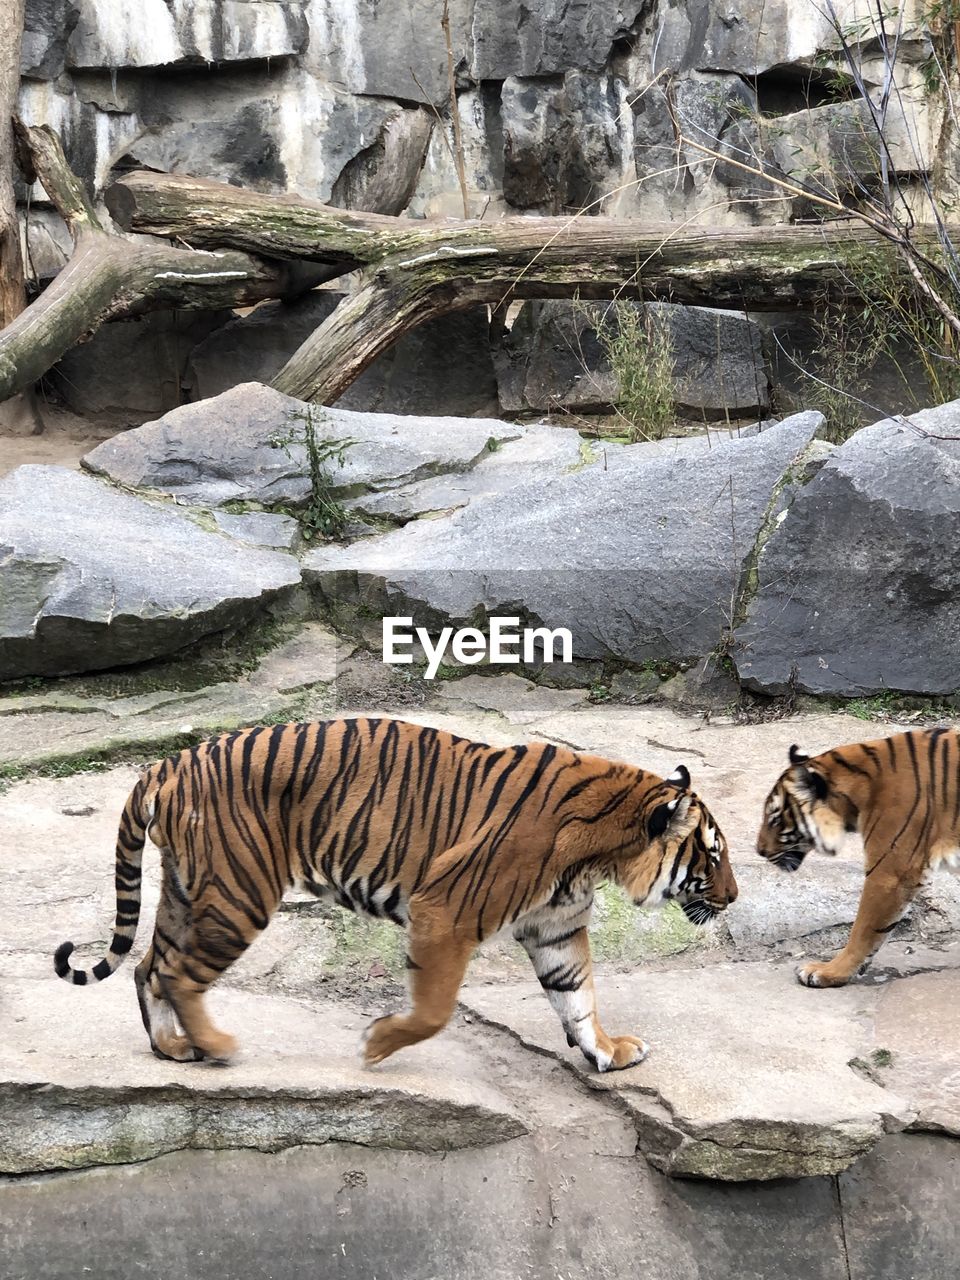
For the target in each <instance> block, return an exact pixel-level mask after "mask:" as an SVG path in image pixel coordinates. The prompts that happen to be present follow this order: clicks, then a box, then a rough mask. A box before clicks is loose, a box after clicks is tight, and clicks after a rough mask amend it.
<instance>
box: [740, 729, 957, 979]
mask: <svg viewBox="0 0 960 1280" xmlns="http://www.w3.org/2000/svg"><path fill="white" fill-rule="evenodd" d="M789 760H790V765H789V768H787V769H786V770H785V771H784V772H783V773H782V774H781V775H780V777H779V778H778V779H777V781H776V783H775V784H774V786H773V788H772V789H771V791H770V793H769V794H768V796H767V798H766V801H765V802H764V809H763V819H762V822H761V825H760V831H759V833H758V836H757V852H758V853H759V854H760V855H761V856H762V857H764V858H768V859H769V860H770V861H771V862H772V863H774V865H775V866H778V867H780V868H781V869H782V870H784V871H796V870H797V868H798V867H799V866H800V864H801V863H802V862H803V860H804V858H805V857H806V856H807V854H808V853H809V852H810V850H811V849H816V850H817V851H818V852H819V853H825V854H831V855H833V854H836V852H837V850H838V849H839V847H840V845H841V843H842V842H843V839H844V836H845V835H846V834H848V833H852V832H858V833H859V834H860V835H861V836H862V838H863V846H864V859H865V862H864V868H865V876H864V883H863V891H862V893H861V895H860V903H859V906H858V908H857V915H856V919H855V921H854V924H853V928H852V929H851V931H850V936H849V938H848V940H847V944H846V946H845V947H844V948H843V950H842V951H840V952H839V953H838V954H837V955H835V956H834V957H833V959H832V960H829V961H826V962H824V963H819V962H808V963H806V964H803V965H801V966H800V968H799V969H798V970H797V978H798V980H799V981H800V982H801V983H803V985H804V986H807V987H842V986H844V985H845V984H846V983H848V982H849V981H850V979H851V978H852V977H854V976H855V975H859V974H861V973H864V972H865V971H866V969H867V968H868V967H869V964H870V961H871V960H872V958H873V956H875V955H876V953H877V952H878V951H879V949H880V947H881V946H882V944H883V942H884V940H885V939H886V937H887V935H888V934H889V933H890V932H891V931H892V930H893V929H894V928H895V926H896V925H897V924H898V923H899V922H900V919H901V917H902V915H903V912H904V909H905V908H906V906H907V905H908V904H909V903H910V902H911V901H912V899H913V897H914V895H915V893H916V892H917V889H918V888H919V886H920V884H921V883H922V881H923V879H924V877H925V875H926V874H927V872H928V871H929V870H930V869H932V868H934V867H937V866H938V865H939V866H942V867H947V868H950V867H955V866H956V865H957V864H958V860H960V733H958V731H957V730H956V729H949V728H936V729H913V730H911V731H910V732H909V733H900V734H895V735H894V736H892V737H889V738H878V739H875V740H873V741H870V742H856V743H852V744H851V745H849V746H843V747H837V748H835V749H834V750H832V751H825V752H823V753H822V755H818V756H807V755H805V754H804V753H803V752H802V751H801V750H800V749H799V747H797V746H796V745H794V746H792V747H791V748H790V752H789Z"/></svg>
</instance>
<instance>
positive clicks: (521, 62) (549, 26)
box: [469, 0, 643, 80]
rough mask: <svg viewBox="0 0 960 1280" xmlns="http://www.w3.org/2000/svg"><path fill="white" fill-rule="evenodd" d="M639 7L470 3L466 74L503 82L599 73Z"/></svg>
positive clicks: (603, 2)
mask: <svg viewBox="0 0 960 1280" xmlns="http://www.w3.org/2000/svg"><path fill="white" fill-rule="evenodd" d="M642 8H643V5H642V4H639V3H636V2H635V0H634V2H632V3H628V4H622V3H619V0H536V2H535V3H533V4H530V3H524V2H523V0H506V3H504V2H503V0H475V8H474V14H473V23H472V27H471V34H472V37H473V48H472V53H471V55H470V58H469V62H470V69H471V72H472V74H473V75H474V77H475V78H476V79H478V80H505V79H507V77H508V76H548V75H555V74H556V73H558V72H559V73H562V72H564V71H566V70H568V69H569V68H577V69H580V70H585V71H600V70H602V68H603V67H604V66H605V64H606V62H607V59H608V58H609V57H610V54H611V51H612V49H613V46H614V44H615V42H616V41H617V40H618V39H619V38H621V37H623V36H625V35H626V34H627V32H628V30H629V28H630V26H631V24H632V23H633V22H634V20H635V19H636V18H637V16H638V14H639V13H640V11H641V9H642Z"/></svg>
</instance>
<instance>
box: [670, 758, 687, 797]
mask: <svg viewBox="0 0 960 1280" xmlns="http://www.w3.org/2000/svg"><path fill="white" fill-rule="evenodd" d="M667 782H672V783H673V785H674V786H675V787H682V788H683V790H684V791H689V790H690V770H689V769H688V768H687V766H686V765H685V764H678V765H677V767H676V768H675V769H674V771H673V773H671V775H670V777H669V778H667Z"/></svg>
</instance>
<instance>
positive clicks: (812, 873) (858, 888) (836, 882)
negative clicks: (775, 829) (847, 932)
mask: <svg viewBox="0 0 960 1280" xmlns="http://www.w3.org/2000/svg"><path fill="white" fill-rule="evenodd" d="M758 815H759V810H758ZM757 821H758V822H759V816H758V817H757ZM776 870H777V868H776V867H771V866H770V865H769V864H767V865H764V864H763V863H762V862H761V861H760V859H759V858H757V859H755V860H754V861H753V862H750V863H748V864H747V865H746V866H744V867H738V868H737V877H738V883H739V886H740V898H739V899H738V900H737V909H736V910H735V911H731V912H730V913H729V915H728V916H727V917H726V919H725V923H726V926H727V928H728V929H729V930H730V936H731V937H732V938H733V940H734V942H735V943H736V945H737V947H738V948H740V949H741V950H748V949H749V948H751V947H756V946H757V945H758V944H759V945H762V946H771V945H773V944H776V943H782V942H790V941H797V942H799V943H800V945H801V946H802V947H803V953H804V954H805V955H807V954H810V955H814V956H815V955H817V954H818V953H817V952H816V951H815V950H814V951H810V949H809V945H810V944H809V943H804V942H803V939H804V938H806V937H807V936H808V935H809V934H814V933H820V932H821V931H823V930H825V929H835V928H838V927H840V928H849V926H850V925H851V924H852V923H853V920H854V918H855V916H856V914H857V905H858V904H859V902H860V896H861V894H862V893H863V864H862V862H855V861H850V860H848V859H846V858H844V859H837V860H830V861H828V860H827V859H818V860H817V862H816V863H814V864H813V865H812V866H808V867H805V868H803V869H802V871H799V872H798V873H797V874H796V875H794V876H786V875H783V873H779V874H778V875H773V874H771V873H772V872H774V871H776ZM841 945H842V943H841ZM824 954H826V952H825V953H824ZM878 963H880V960H879V959H878Z"/></svg>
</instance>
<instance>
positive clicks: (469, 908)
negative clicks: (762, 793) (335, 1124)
mask: <svg viewBox="0 0 960 1280" xmlns="http://www.w3.org/2000/svg"><path fill="white" fill-rule="evenodd" d="M147 835H149V837H150V839H151V840H152V841H153V843H154V844H156V845H157V846H158V847H159V850H160V859H161V866H162V888H161V894H160V902H159V906H158V909H157V918H156V926H155V929H154V934H153V941H152V943H151V945H150V947H149V949H148V950H147V952H146V954H145V955H144V957H143V959H142V960H141V961H140V963H139V964H138V965H137V968H136V987H137V994H138V997H139V1001H140V1011H141V1014H142V1017H143V1023H144V1026H145V1027H146V1030H147V1034H148V1036H149V1037H150V1044H151V1047H152V1048H153V1050H154V1052H155V1053H156V1054H158V1055H159V1056H160V1057H166V1058H173V1059H176V1060H178V1061H192V1060H197V1059H199V1058H203V1057H208V1058H211V1059H215V1060H217V1061H227V1060H229V1059H230V1058H231V1057H232V1056H233V1054H234V1052H235V1051H236V1048H237V1045H236V1041H235V1040H234V1039H233V1037H232V1036H230V1035H228V1034H226V1033H224V1032H222V1031H220V1030H218V1029H217V1028H216V1027H215V1026H214V1025H213V1024H212V1022H211V1021H210V1018H209V1017H208V1015H207V1013H206V1011H205V1009H204V993H205V992H206V991H207V989H208V988H209V987H210V986H211V985H212V984H213V983H214V982H215V981H216V980H217V979H218V978H219V977H220V975H221V974H222V973H223V972H224V971H225V970H226V969H227V968H228V967H229V966H230V965H231V964H232V963H233V962H234V961H235V960H236V959H237V957H238V956H239V955H241V954H242V952H243V951H244V950H245V949H246V948H247V947H248V946H249V945H250V943H251V942H252V941H253V939H254V938H255V937H256V936H257V935H258V934H259V933H260V932H261V931H262V930H263V929H265V928H266V927H267V924H268V923H269V921H270V918H271V916H272V915H273V913H274V912H275V911H276V909H277V907H278V905H279V903H280V900H281V898H282V897H283V894H284V892H285V891H286V890H287V889H289V888H290V887H291V886H297V887H299V888H304V889H307V890H309V891H310V892H311V893H313V894H316V895H317V896H328V895H329V896H330V897H332V898H333V899H334V900H335V901H337V902H339V903H340V905H341V906H344V907H346V908H348V909H350V910H352V911H358V912H366V913H368V914H370V915H373V916H380V917H383V918H386V919H389V920H392V921H394V922H395V923H396V924H398V925H401V926H405V927H406V930H407V968H408V970H409V979H410V996H411V1008H410V1010H409V1012H407V1013H404V1014H398V1015H392V1016H387V1017H382V1018H378V1019H376V1020H375V1021H374V1022H373V1023H371V1025H370V1026H369V1028H368V1029H367V1032H366V1033H365V1038H364V1045H363V1053H364V1058H365V1061H366V1063H367V1064H368V1065H369V1064H373V1063H377V1062H381V1061H382V1060H383V1059H384V1058H386V1057H388V1056H389V1055H390V1054H392V1053H395V1052H396V1051H397V1050H398V1049H402V1048H403V1047H404V1046H406V1045H411V1044H415V1043H417V1041H420V1040H424V1039H426V1038H427V1037H428V1036H432V1035H434V1034H435V1033H436V1032H438V1031H439V1030H441V1028H442V1027H444V1026H445V1025H446V1023H447V1021H448V1020H449V1018H450V1016H451V1014H452V1013H453V1010H454V1007H455V1004H456V999H457V993H458V991H459V988H460V985H461V982H462V980H463V977H464V973H465V970H466V967H467V963H468V961H469V959H470V956H471V954H472V953H473V951H474V950H475V948H476V947H477V945H478V944H479V943H480V942H481V941H483V939H484V938H488V937H490V936H491V935H492V934H494V933H497V932H499V931H500V930H501V929H504V928H509V929H511V930H512V931H513V934H514V936H515V937H516V938H517V939H518V940H519V942H520V943H521V944H522V946H523V947H524V948H525V950H526V952H527V954H528V955H529V957H530V959H531V961H532V962H533V967H534V969H535V971H536V974H537V977H538V978H539V979H540V983H541V985H542V986H543V989H544V990H545V992H546V994H547V996H548V998H549V1000H550V1003H551V1004H552V1006H553V1008H554V1009H555V1010H556V1012H557V1013H558V1014H559V1016H560V1021H561V1023H562V1024H563V1028H564V1031H565V1032H566V1035H567V1040H568V1043H569V1044H570V1045H571V1046H573V1045H578V1046H579V1047H580V1049H581V1051H582V1052H583V1053H584V1055H585V1056H586V1057H587V1059H588V1060H589V1061H590V1063H591V1064H592V1065H593V1066H594V1067H595V1068H596V1069H597V1070H598V1071H608V1070H616V1069H619V1068H623V1067H629V1066H632V1065H633V1064H634V1063H637V1062H640V1061H642V1060H643V1058H644V1057H645V1056H646V1054H647V1046H646V1045H645V1044H644V1042H643V1040H641V1039H639V1038H638V1037H636V1036H632V1035H621V1036H610V1035H608V1034H607V1033H606V1032H605V1031H604V1030H603V1028H602V1026H601V1025H600V1021H599V1018H598V1016H597V1011H596V1003H595V1000H594V990H593V973H592V964H591V958H590V946H589V942H588V939H587V923H588V921H589V918H590V909H591V905H592V902H593V892H594V887H595V885H596V884H597V882H598V881H600V880H602V879H608V880H611V881H613V882H615V883H616V884H619V885H621V886H622V887H623V889H624V890H625V891H626V892H627V893H628V894H629V895H630V897H631V898H632V899H633V900H634V901H635V902H637V903H646V902H651V903H653V902H656V903H661V902H664V901H665V900H667V899H671V898H672V899H675V900H676V901H677V902H679V904H680V905H681V906H682V907H683V910H684V911H685V912H686V914H687V916H688V917H689V918H690V919H691V920H693V921H695V922H697V923H704V922H706V921H707V920H708V919H709V918H711V917H712V916H713V915H715V914H716V913H717V912H719V911H723V910H724V909H725V908H726V906H727V905H728V904H729V903H731V902H733V901H734V899H735V898H736V896H737V887H736V883H735V880H734V877H733V872H732V870H731V868H730V862H729V858H728V855H727V846H726V841H725V840H724V838H723V835H722V834H721V832H720V829H719V827H718V826H717V823H716V822H715V821H714V819H713V818H712V817H711V815H710V813H709V811H708V810H707V808H706V806H705V805H704V804H703V802H702V801H701V800H700V799H699V798H698V797H697V796H696V795H695V794H694V793H693V792H692V791H691V790H690V775H689V774H688V772H687V770H686V769H685V768H684V767H683V766H680V767H679V768H678V769H677V770H676V772H675V773H673V774H671V776H670V777H669V778H667V779H666V780H663V779H661V778H659V777H657V776H656V775H655V774H652V773H647V772H646V771H645V770H643V769H638V768H636V767H634V766H632V765H628V764H619V763H614V762H612V761H609V760H605V759H602V758H600V757H598V756H591V755H583V754H580V753H578V752H575V751H572V750H569V749H567V748H565V747H561V746H555V745H553V744H552V743H547V742H534V743H529V744H527V745H526V746H512V747H502V748H501V747H491V746H487V745H485V744H484V743H480V742H472V741H469V740H468V739H466V738H461V737H457V736H455V735H453V734H450V733H446V732H444V731H442V730H439V729H431V728H424V727H421V726H419V725H414V724H408V723H405V722H403V721H400V720H392V719H376V718H358V719H338V720H330V721H320V722H315V723H309V724H285V725H278V726H276V727H273V728H253V729H244V730H239V731H237V732H234V733H228V734H224V735H222V736H220V737H216V738H213V739H211V740H209V741H207V742H204V743H201V744H200V745H198V746H195V747H191V748H189V749H187V750H185V751H181V752H180V753H179V754H177V755H173V756H170V757H169V758H168V759H166V760H162V761H160V762H158V763H157V764H154V765H152V766H151V767H150V768H148V769H146V770H145V771H144V772H143V774H142V775H141V777H140V780H139V782H138V783H137V784H136V786H135V787H134V788H133V791H132V792H131V793H130V796H129V798H128V800H127V802H126V806H125V808H124V810H123V814H122V817H121V820H120V830H119V835H118V839H117V847H116V890H117V913H116V921H115V924H114V930H113V938H112V941H111V943H110V948H109V951H108V953H107V955H106V956H105V957H104V958H103V959H102V960H100V962H99V963H98V964H96V965H95V966H94V967H93V969H91V970H89V971H84V970H75V969H72V968H71V967H70V964H69V956H70V954H71V952H72V950H73V944H72V943H69V942H65V943H63V944H62V945H61V946H60V947H59V948H58V949H57V952H56V955H55V958H54V965H55V969H56V972H57V973H58V975H59V976H60V977H61V978H65V979H66V980H68V981H72V982H74V983H78V984H83V983H86V982H88V981H89V980H91V979H97V980H100V979H103V978H106V977H109V975H110V974H111V973H113V972H114V971H115V970H116V969H117V968H118V967H119V965H120V964H121V962H122V960H123V957H124V956H125V955H126V953H127V952H128V951H129V950H130V948H131V946H132V944H133V939H134V936H135V934H136V929H137V922H138V919H139V915H140V875H141V859H142V854H143V848H144V842H145V838H146V836H147ZM177 1023H179V1027H180V1028H181V1029H182V1030H178V1027H177Z"/></svg>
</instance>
